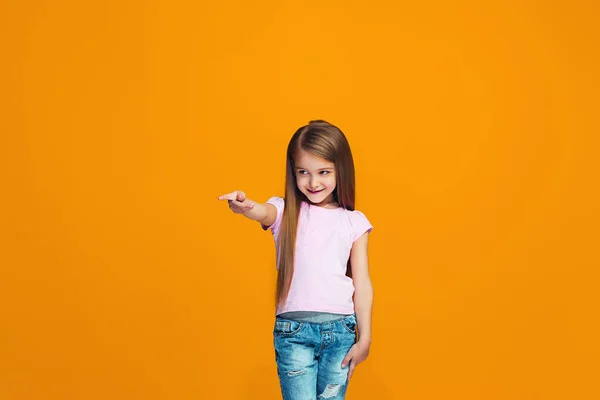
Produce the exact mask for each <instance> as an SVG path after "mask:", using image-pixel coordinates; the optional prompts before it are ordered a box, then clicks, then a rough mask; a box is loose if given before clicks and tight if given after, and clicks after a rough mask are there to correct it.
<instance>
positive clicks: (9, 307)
mask: <svg viewBox="0 0 600 400" xmlns="http://www.w3.org/2000/svg"><path fill="white" fill-rule="evenodd" d="M413 3H414V2H410V3H409V2H407V3H401V2H395V1H387V2H384V1H373V2H357V1H305V2H278V1H262V2H248V1H245V2H243V1H233V2H232V1H229V2H222V3H218V2H211V3H208V2H193V1H169V2H167V1H144V2H142V1H137V2H135V1H125V2H116V1H113V2H93V3H91V2H81V1H55V2H43V1H39V2H32V1H30V2H17V1H10V0H9V1H4V2H2V3H1V4H0V41H1V45H2V47H1V48H2V57H3V60H2V63H1V65H0V69H1V71H0V72H1V78H0V79H1V92H2V100H1V101H2V103H1V104H0V105H1V108H0V109H1V111H0V112H1V113H2V114H0V117H1V119H0V120H1V121H2V127H1V128H0V131H1V132H2V135H1V140H2V142H1V146H0V148H1V149H2V153H1V154H0V156H1V157H0V163H1V167H2V189H3V190H2V193H3V195H2V199H1V200H0V202H1V204H0V215H1V224H0V226H1V228H0V234H1V236H0V243H1V246H2V247H1V252H0V257H1V258H0V262H1V268H0V398H2V399H6V400H16V399H86V400H87V399H114V400H116V399H215V398H218V399H277V398H279V387H278V382H277V378H276V372H275V363H274V355H273V349H272V336H271V332H272V326H273V305H272V300H273V287H274V280H275V269H274V245H273V241H272V238H271V235H270V234H269V233H268V232H262V231H261V229H260V227H259V225H258V224H257V223H254V222H251V221H248V220H246V219H244V218H243V217H240V216H237V215H233V214H232V213H231V212H230V211H229V210H228V208H227V205H226V204H225V203H223V202H219V201H217V196H218V195H220V194H223V193H227V192H230V191H232V190H235V189H243V190H245V191H246V192H247V194H248V196H249V197H250V198H252V199H254V200H257V201H265V200H266V199H267V198H268V197H270V196H272V195H282V194H283V183H284V182H283V179H284V157H285V146H286V145H287V142H288V140H289V138H290V137H291V135H292V133H293V132H294V130H295V129H296V128H297V127H299V126H301V125H303V124H305V123H306V122H307V121H308V120H309V119H317V118H322V119H326V120H328V121H330V122H332V123H334V124H336V125H338V126H339V127H341V128H342V129H343V130H344V132H345V133H346V134H347V136H348V138H349V140H350V143H351V146H352V149H353V152H354V157H355V163H356V168H357V207H358V209H359V210H361V211H363V212H364V213H365V214H366V215H367V216H368V217H369V219H370V220H371V222H372V223H373V225H374V226H375V229H374V231H373V233H372V235H371V246H370V263H371V269H372V279H373V283H374V287H375V296H376V300H375V310H374V325H373V329H374V341H373V345H372V348H371V356H370V358H369V359H368V360H367V361H366V362H365V363H364V364H362V365H360V366H359V367H358V369H357V371H356V375H355V378H354V379H353V382H352V383H351V388H350V390H349V394H348V396H347V398H348V399H350V400H352V399H407V400H417V399H460V400H468V399H486V400H487V399H490V400H491V399H511V400H514V399H544V400H548V399H578V400H579V399H597V398H600V390H599V389H598V384H597V379H598V372H599V370H600V365H599V364H600V349H599V346H598V338H599V337H600V329H599V327H598V305H599V301H598V294H597V291H598V267H599V266H600V257H599V255H598V249H597V247H598V242H599V240H598V239H599V236H600V235H599V233H598V223H599V222H600V218H599V217H600V210H599V204H600V196H599V190H598V180H599V178H598V172H600V171H599V168H598V161H597V160H595V159H594V158H595V157H598V150H599V149H598V138H597V136H598V132H600V129H599V128H600V126H599V123H598V117H597V112H598V106H599V104H598V92H599V89H600V85H599V79H598V70H599V69H600V62H599V59H598V48H599V47H598V46H599V44H600V43H599V40H598V39H599V36H600V35H599V33H600V30H599V28H598V27H597V21H598V17H599V16H600V13H599V12H598V7H597V5H596V4H594V2H592V1H568V2H567V1H562V2H561V1H554V2H534V1H526V2H516V3H517V4H511V5H508V4H503V5H490V4H483V3H485V2H483V3H482V2H469V1H458V2H456V1H452V2H450V1H448V2H441V1H437V2H435V1H431V2H420V3H419V4H413ZM592 114H596V115H592Z"/></svg>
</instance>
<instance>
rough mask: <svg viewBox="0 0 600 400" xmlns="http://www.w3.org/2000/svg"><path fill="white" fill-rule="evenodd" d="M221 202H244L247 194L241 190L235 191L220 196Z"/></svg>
mask: <svg viewBox="0 0 600 400" xmlns="http://www.w3.org/2000/svg"><path fill="white" fill-rule="evenodd" d="M219 200H235V201H240V202H242V201H244V200H246V193H244V192H242V191H241V190H235V191H233V192H231V193H227V194H224V195H222V196H219Z"/></svg>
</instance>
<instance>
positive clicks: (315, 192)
mask: <svg viewBox="0 0 600 400" xmlns="http://www.w3.org/2000/svg"><path fill="white" fill-rule="evenodd" d="M306 190H307V191H308V193H310V194H317V193H321V192H322V191H323V190H325V189H321V190H310V189H306Z"/></svg>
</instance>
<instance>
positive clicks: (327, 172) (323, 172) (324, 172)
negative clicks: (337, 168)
mask: <svg viewBox="0 0 600 400" xmlns="http://www.w3.org/2000/svg"><path fill="white" fill-rule="evenodd" d="M329 173H330V172H329V171H321V175H329Z"/></svg>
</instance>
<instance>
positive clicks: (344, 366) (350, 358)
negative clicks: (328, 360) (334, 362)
mask: <svg viewBox="0 0 600 400" xmlns="http://www.w3.org/2000/svg"><path fill="white" fill-rule="evenodd" d="M352 350H353V349H350V351H349V352H348V354H346V357H344V360H343V361H342V368H346V365H348V364H349V363H350V360H352V358H354V351H352Z"/></svg>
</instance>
